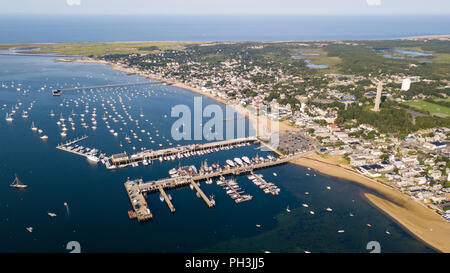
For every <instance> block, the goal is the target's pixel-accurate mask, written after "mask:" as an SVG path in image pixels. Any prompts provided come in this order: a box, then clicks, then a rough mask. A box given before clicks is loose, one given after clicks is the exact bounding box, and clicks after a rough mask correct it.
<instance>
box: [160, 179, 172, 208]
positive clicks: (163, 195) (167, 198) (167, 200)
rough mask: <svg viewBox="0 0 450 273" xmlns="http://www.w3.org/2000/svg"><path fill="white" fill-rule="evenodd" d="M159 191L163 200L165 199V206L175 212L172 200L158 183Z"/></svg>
mask: <svg viewBox="0 0 450 273" xmlns="http://www.w3.org/2000/svg"><path fill="white" fill-rule="evenodd" d="M158 189H159V192H160V193H161V195H162V197H163V198H164V201H166V204H167V206H168V207H169V209H170V212H172V213H174V212H175V207H174V206H173V204H172V202H171V201H170V199H169V197H168V196H167V194H166V192H165V191H164V189H163V187H162V186H161V185H158Z"/></svg>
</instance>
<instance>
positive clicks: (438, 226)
mask: <svg viewBox="0 0 450 273" xmlns="http://www.w3.org/2000/svg"><path fill="white" fill-rule="evenodd" d="M57 61H67V62H83V63H98V64H105V65H109V66H111V67H112V68H113V69H115V70H118V71H122V72H125V73H135V74H136V75H139V76H142V77H146V78H150V79H153V80H157V81H161V82H165V83H170V84H171V85H173V86H176V87H180V88H183V89H187V90H190V91H192V92H196V93H198V94H201V95H203V96H206V97H209V98H211V99H214V100H215V101H217V102H220V103H223V104H226V105H229V106H231V107H233V108H234V109H235V110H236V111H237V112H239V113H241V114H242V115H244V116H245V117H246V118H248V119H249V121H250V122H251V123H252V125H253V126H254V127H255V128H256V126H257V125H256V122H257V120H258V119H261V118H263V119H265V121H264V122H267V121H268V122H269V123H272V122H274V121H271V120H268V119H266V118H265V117H255V116H254V115H253V114H252V113H251V112H249V111H247V110H246V109H244V108H243V107H240V106H238V105H234V104H231V103H229V102H228V101H225V100H223V99H220V98H217V97H214V96H212V95H211V94H210V93H208V92H204V91H201V90H199V89H198V88H194V87H190V86H187V85H185V84H183V83H178V82H172V81H168V80H166V79H162V78H159V77H156V76H154V75H151V74H148V73H144V72H136V71H135V70H133V69H131V68H126V67H122V66H119V65H116V64H114V63H110V62H106V61H102V60H94V59H57ZM276 123H278V124H276V125H277V126H278V128H279V130H280V131H287V130H296V128H294V127H291V126H289V124H288V123H287V122H276ZM292 163H293V164H297V165H300V166H304V167H309V168H312V169H315V170H317V171H319V172H321V173H323V174H326V175H329V176H333V177H337V178H342V179H345V180H348V181H351V182H355V183H358V184H360V185H363V186H364V187H367V188H369V189H372V190H374V191H376V192H377V193H379V194H381V195H382V196H384V197H385V198H386V199H384V198H380V197H378V196H375V195H373V194H369V193H365V194H364V195H365V197H366V198H367V200H368V201H369V202H370V203H371V204H373V205H374V206H375V207H377V208H378V209H380V210H382V211H383V212H384V213H386V214H387V215H389V216H390V217H391V218H393V219H394V220H395V221H396V222H397V223H399V224H400V225H401V226H403V227H404V228H405V229H406V230H408V231H409V232H410V233H411V234H413V235H414V236H415V237H417V238H418V239H420V240H422V241H423V242H425V243H426V244H428V245H429V246H431V247H432V248H434V249H436V250H438V251H441V252H446V253H450V223H448V222H447V221H446V220H445V219H443V218H442V217H440V216H439V215H438V214H436V213H435V212H434V211H432V210H431V209H429V208H427V207H426V206H425V205H423V204H420V203H418V202H416V201H414V200H411V199H409V197H408V196H407V195H405V194H403V193H401V192H400V191H399V190H397V189H395V188H393V187H390V186H387V185H385V184H382V183H380V182H378V181H376V180H374V179H371V178H369V177H366V176H363V175H361V174H359V173H357V172H355V171H354V170H353V169H351V168H350V167H348V166H345V165H341V164H338V163H337V158H333V157H330V158H327V159H323V158H321V157H319V156H317V155H313V156H311V157H306V158H302V159H298V160H295V161H293V162H292Z"/></svg>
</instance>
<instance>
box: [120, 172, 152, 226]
mask: <svg viewBox="0 0 450 273" xmlns="http://www.w3.org/2000/svg"><path fill="white" fill-rule="evenodd" d="M139 183H140V181H139V180H135V181H127V182H126V183H125V184H124V186H125V189H126V191H127V194H128V198H129V199H130V202H131V205H132V206H133V210H134V212H135V216H136V218H137V220H138V222H144V221H148V220H151V219H153V214H152V213H151V212H150V209H149V208H148V206H147V201H145V197H144V195H143V194H142V192H141V191H140V189H139V186H138V185H139Z"/></svg>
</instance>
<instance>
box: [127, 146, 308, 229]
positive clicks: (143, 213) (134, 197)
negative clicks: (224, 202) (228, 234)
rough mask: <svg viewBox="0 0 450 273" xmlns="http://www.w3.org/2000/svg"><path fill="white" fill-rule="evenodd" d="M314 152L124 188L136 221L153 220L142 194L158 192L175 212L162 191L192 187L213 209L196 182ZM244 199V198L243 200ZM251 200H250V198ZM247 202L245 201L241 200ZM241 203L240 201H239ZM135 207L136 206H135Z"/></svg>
mask: <svg viewBox="0 0 450 273" xmlns="http://www.w3.org/2000/svg"><path fill="white" fill-rule="evenodd" d="M312 153H314V151H308V152H304V153H299V154H295V155H290V156H285V157H282V158H277V159H274V160H268V161H265V162H260V163H253V164H249V165H246V166H237V167H234V168H225V169H219V170H217V171H214V172H210V173H205V174H201V175H200V174H194V175H186V176H178V177H171V178H165V179H161V180H156V181H150V182H144V181H143V180H142V179H138V180H133V181H130V180H128V181H126V182H125V184H124V185H125V188H126V190H127V193H128V196H129V197H130V201H131V204H132V206H133V209H134V211H135V212H136V217H137V219H138V221H140V222H141V221H146V220H149V219H152V218H153V215H152V214H151V212H150V210H149V209H148V207H147V203H146V202H145V198H144V195H143V194H144V193H150V192H157V191H159V192H160V193H161V194H162V195H163V196H164V200H166V203H167V205H168V206H169V209H170V210H171V211H172V208H173V211H175V208H174V207H173V205H172V202H170V200H169V198H168V197H167V195H166V194H165V191H164V189H172V188H177V187H183V186H187V185H192V187H193V189H195V190H196V192H197V193H198V194H199V196H200V197H201V198H202V199H203V201H204V202H205V203H206V205H207V206H208V207H210V208H211V207H213V206H214V202H213V201H212V200H210V199H209V198H208V197H207V196H206V194H205V193H204V192H203V191H202V190H201V189H200V187H199V186H198V185H197V183H198V182H201V181H205V180H207V179H209V178H211V179H212V178H217V177H221V176H226V175H240V174H243V173H252V172H253V170H256V169H262V168H268V167H273V166H277V165H281V164H285V163H287V162H289V161H292V160H296V159H299V158H302V157H304V156H309V155H311V154H312ZM244 199H245V198H244ZM250 199H251V198H250ZM243 201H247V200H243ZM240 202H241V201H240ZM136 205H137V206H136Z"/></svg>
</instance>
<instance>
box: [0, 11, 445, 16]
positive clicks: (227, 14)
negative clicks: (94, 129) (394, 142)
mask: <svg viewBox="0 0 450 273" xmlns="http://www.w3.org/2000/svg"><path fill="white" fill-rule="evenodd" d="M0 14H1V15H90V16H91V15H92V16H105V15H108V16H123V15H133V16H148V15H153V16H218V15H219V16H305V15H306V16H327V15H328V16H329V15H333V16H367V15H377V16H385V15H390V16H403V15H409V16H424V15H450V12H442V13H373V12H365V13H80V12H60V13H54V12H52V13H29V12H14V13H9V12H1V11H0Z"/></svg>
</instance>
